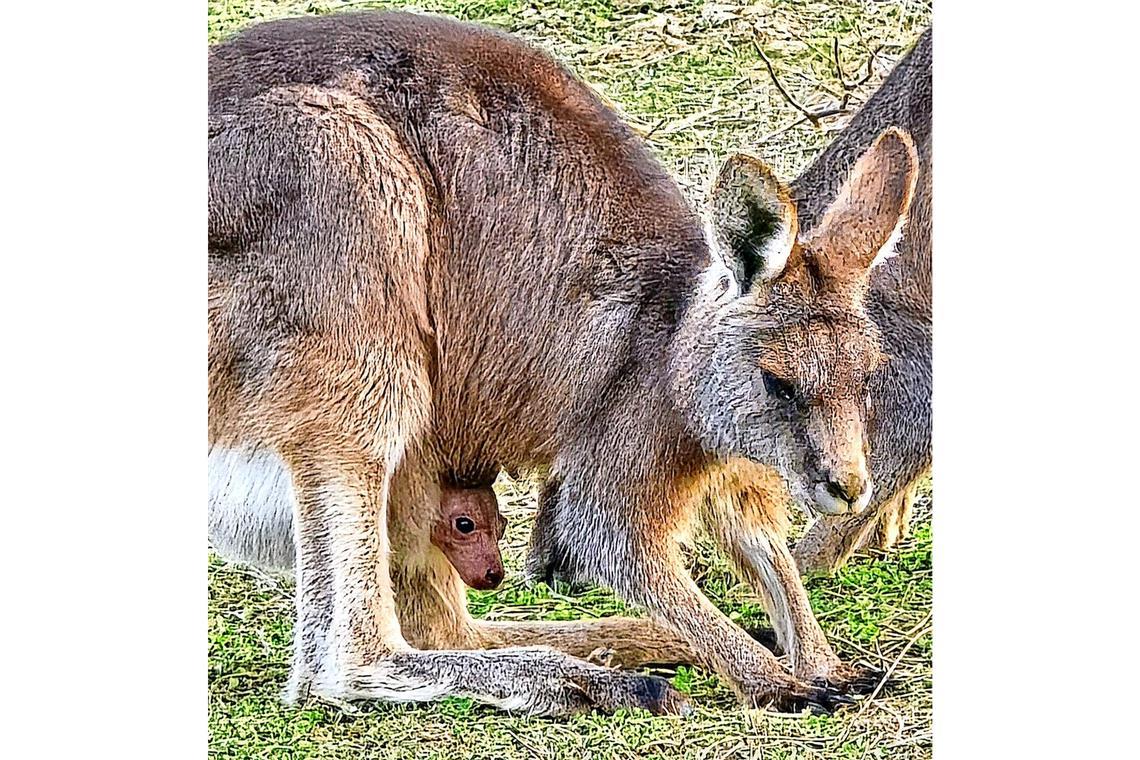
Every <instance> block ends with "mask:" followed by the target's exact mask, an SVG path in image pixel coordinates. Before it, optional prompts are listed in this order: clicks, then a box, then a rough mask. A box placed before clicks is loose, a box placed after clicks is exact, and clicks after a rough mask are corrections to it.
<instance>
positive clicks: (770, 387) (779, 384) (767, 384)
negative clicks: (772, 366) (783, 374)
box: [764, 372, 796, 401]
mask: <svg viewBox="0 0 1140 760" xmlns="http://www.w3.org/2000/svg"><path fill="white" fill-rule="evenodd" d="M764 390H766V391H767V392H768V393H769V395H772V396H775V397H776V398H778V399H780V400H781V401H791V400H792V399H794V398H795V397H796V389H795V388H793V387H792V384H791V383H789V382H788V381H787V380H781V379H780V378H778V377H776V376H775V375H773V374H770V373H768V372H765V373H764Z"/></svg>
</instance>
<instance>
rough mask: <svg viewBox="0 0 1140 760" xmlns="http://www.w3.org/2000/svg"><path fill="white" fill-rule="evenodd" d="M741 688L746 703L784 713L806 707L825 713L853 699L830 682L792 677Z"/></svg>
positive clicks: (794, 711)
mask: <svg viewBox="0 0 1140 760" xmlns="http://www.w3.org/2000/svg"><path fill="white" fill-rule="evenodd" d="M744 692H745V701H746V702H747V703H749V704H750V706H752V707H760V708H769V709H771V710H774V711H776V712H784V713H799V712H803V711H804V710H805V709H807V710H810V711H811V712H813V713H816V714H823V715H826V714H829V713H832V712H835V710H837V709H839V708H840V707H843V706H845V705H850V704H853V703H854V701H855V700H853V699H852V698H851V697H849V696H848V695H846V694H844V693H843V692H842V691H840V690H838V689H835V688H832V687H831V686H828V685H814V684H809V683H804V682H802V681H796V680H794V679H793V680H791V681H789V682H786V683H781V684H779V685H772V684H770V683H765V684H756V685H755V686H752V687H745V689H744Z"/></svg>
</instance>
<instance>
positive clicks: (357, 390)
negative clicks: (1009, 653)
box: [209, 13, 914, 714]
mask: <svg viewBox="0 0 1140 760" xmlns="http://www.w3.org/2000/svg"><path fill="white" fill-rule="evenodd" d="M210 134H211V138H210V229H209V261H210V309H209V330H210V333H209V335H210V348H209V351H210V354H209V381H210V424H209V430H210V447H211V454H210V456H211V461H212V462H225V463H229V464H231V465H233V466H234V467H235V468H236V467H237V465H234V464H233V463H235V462H238V463H240V461H242V459H243V457H246V455H247V452H253V454H250V455H249V456H248V461H250V462H257V463H259V464H261V465H264V463H265V461H267V460H269V459H272V458H273V457H276V458H279V459H280V461H281V462H282V465H283V467H284V468H285V469H286V470H287V471H288V473H289V474H290V476H291V483H292V487H293V489H294V491H295V493H294V494H293V495H292V496H293V498H294V499H295V512H294V513H295V515H296V526H295V528H294V533H295V538H296V543H297V547H298V556H297V576H298V577H297V605H296V606H297V624H296V626H295V629H294V630H295V638H296V642H295V652H294V662H293V669H292V686H293V689H292V691H293V692H294V693H297V692H299V691H300V690H302V689H308V688H312V689H315V690H317V691H318V692H320V693H322V694H325V695H328V696H332V697H334V698H346V697H348V698H374V699H417V700H426V699H434V698H438V697H440V696H444V695H447V694H465V695H468V696H473V697H476V698H478V699H480V700H482V701H485V702H490V703H492V704H498V705H502V706H506V707H509V708H511V709H526V710H530V711H534V712H543V713H552V714H565V713H568V712H573V711H576V710H581V709H585V708H590V707H593V708H600V709H613V708H617V707H628V706H639V707H646V708H648V709H652V710H655V711H658V712H668V711H675V710H677V709H679V708H680V706H681V705H682V704H683V700H682V699H681V697H680V695H678V694H677V693H676V692H675V691H674V690H673V689H672V688H671V687H669V686H668V685H667V684H666V683H664V682H663V681H660V680H659V679H656V680H655V679H653V678H646V677H642V676H637V675H634V674H628V673H621V672H617V671H612V670H606V669H603V668H598V667H593V666H590V665H588V664H587V663H584V662H582V661H580V660H576V659H573V658H571V657H568V656H565V655H564V654H562V653H559V652H555V651H553V650H550V649H545V648H541V647H540V646H536V645H543V644H547V645H549V644H556V645H557V646H559V647H562V648H563V649H564V650H565V651H567V652H570V653H572V654H575V655H582V654H589V653H590V652H591V651H593V647H596V646H598V644H599V643H601V644H602V645H605V644H606V643H607V642H606V641H604V640H600V639H602V638H603V637H608V636H611V635H612V636H613V638H614V639H616V642H615V643H619V644H623V645H624V643H626V642H629V641H631V640H634V637H633V636H630V635H622V634H623V633H624V634H629V632H631V631H635V632H644V631H645V630H646V625H645V623H644V622H638V621H632V622H631V621H621V620H620V619H619V620H617V621H608V622H607V623H606V624H605V625H591V624H589V623H579V624H560V625H557V626H542V625H535V624H525V625H512V624H510V623H501V624H497V625H488V624H486V623H483V622H481V621H477V620H473V619H472V618H471V617H470V615H469V614H468V613H467V611H466V609H465V604H464V597H463V591H462V587H461V586H460V584H459V578H458V576H457V574H456V572H455V570H454V568H452V567H451V566H450V565H449V564H448V563H447V562H446V560H445V559H444V558H443V556H442V555H441V554H440V553H439V552H435V551H432V550H431V546H430V543H431V537H430V534H431V526H432V524H433V522H435V521H436V519H437V518H438V516H439V504H440V500H441V491H440V486H439V484H440V482H441V478H442V476H443V474H444V473H459V474H464V473H468V472H483V471H486V470H488V469H493V468H494V467H497V466H502V467H505V468H508V469H510V470H520V469H524V470H525V469H530V470H533V471H535V472H537V473H539V474H540V475H541V477H542V479H543V480H544V481H545V485H544V491H543V494H544V498H543V507H542V508H543V510H544V512H546V513H547V514H549V515H550V519H549V523H550V525H552V534H553V537H554V541H555V544H556V546H557V552H558V553H559V556H560V559H562V560H563V561H564V562H565V563H566V564H567V566H569V567H571V568H573V569H574V570H575V571H576V572H577V573H578V574H580V575H582V576H583V577H586V578H589V579H592V580H596V581H600V582H603V583H606V584H608V585H611V586H613V587H614V588H615V590H617V591H618V592H619V593H620V594H621V595H622V596H624V597H625V598H626V599H628V600H629V601H631V602H632V603H635V604H641V605H644V606H645V607H647V608H648V610H649V612H650V613H651V614H652V615H653V616H654V618H655V620H656V623H655V624H656V625H659V626H664V627H666V628H667V629H668V631H669V632H670V636H671V640H672V641H676V642H678V646H677V647H674V648H671V650H670V651H672V652H673V653H674V654H675V655H676V656H678V657H686V658H694V659H699V661H701V662H705V663H709V664H711V665H712V666H713V667H715V668H716V670H717V671H718V672H719V673H720V674H721V675H722V676H723V677H724V678H725V679H726V680H727V681H728V682H729V683H731V684H732V685H733V687H734V688H735V689H736V690H737V691H738V693H739V694H740V696H741V698H742V699H743V700H744V701H745V702H746V703H748V704H751V705H766V704H771V703H776V704H777V705H779V706H783V707H793V708H795V707H797V706H802V705H803V704H806V703H814V704H817V705H819V706H822V707H824V708H831V707H834V706H835V705H836V704H838V703H839V702H841V701H842V699H843V698H842V697H841V696H840V693H839V692H840V691H842V690H847V689H849V688H851V687H853V686H856V687H857V686H860V685H865V684H862V683H861V681H863V680H864V677H863V676H864V675H865V674H863V673H861V672H860V671H857V670H855V669H854V668H851V667H850V666H847V665H845V664H844V663H841V662H840V661H839V659H838V658H837V657H836V656H835V654H834V653H833V652H832V651H831V649H830V647H829V646H828V645H827V642H826V639H825V638H824V637H823V634H822V631H821V630H820V629H819V626H818V624H817V623H816V621H815V620H814V618H813V617H812V615H811V610H810V606H809V605H808V604H807V596H806V592H805V591H804V589H803V587H802V585H800V583H799V580H798V578H797V577H796V575H795V573H794V572H792V571H793V570H794V564H793V563H792V560H791V557H790V554H789V553H788V551H787V547H786V546H785V545H783V542H782V541H780V540H777V539H778V536H777V534H776V533H774V532H773V531H774V530H775V528H774V527H773V525H772V521H771V520H770V519H768V517H767V515H766V514H765V505H763V504H762V503H759V502H758V501H757V499H756V493H757V490H756V489H755V488H752V487H751V486H750V485H749V483H750V481H751V479H753V478H758V477H761V476H760V472H759V465H758V463H762V464H768V465H771V466H775V467H777V468H778V469H779V470H780V472H781V474H782V475H784V476H785V477H786V478H788V479H789V480H790V482H792V483H793V484H794V487H795V488H797V489H799V490H798V491H797V492H796V494H797V498H798V499H799V500H800V502H801V503H803V504H805V505H807V506H810V505H811V504H817V505H819V506H820V507H821V508H826V509H831V510H846V509H849V508H851V507H852V505H854V504H856V503H857V502H858V499H859V498H861V496H860V494H862V493H864V492H865V490H866V489H865V487H864V486H865V484H866V480H867V477H866V467H865V454H864V436H863V424H864V415H863V400H862V395H863V390H864V388H863V379H864V378H865V377H866V376H867V374H869V373H870V372H871V371H872V369H873V367H874V364H875V361H876V360H877V353H876V350H875V339H874V333H873V327H872V325H871V322H870V320H869V318H868V316H867V314H866V312H865V310H864V309H863V298H862V296H863V293H864V291H865V289H866V286H867V279H868V276H869V265H870V259H871V257H872V256H874V255H875V253H876V252H875V251H873V250H864V247H865V246H867V245H869V244H873V243H874V242H875V241H876V240H878V239H880V238H881V237H884V236H883V235H881V234H880V233H881V232H883V231H887V230H890V229H892V228H893V227H894V226H896V224H897V223H898V222H899V218H900V216H901V215H903V214H905V213H906V210H907V204H908V203H909V197H910V196H909V190H908V191H907V192H904V193H902V194H901V195H900V194H898V193H891V192H887V191H889V190H891V189H892V188H893V186H894V185H896V184H898V185H899V186H901V187H904V188H913V183H914V162H913V160H912V156H911V151H908V150H907V149H906V148H907V146H908V145H909V140H908V138H906V136H905V135H903V134H901V133H887V134H886V135H885V136H884V137H883V138H882V139H881V140H880V141H879V142H877V143H876V145H875V146H873V147H872V148H871V149H869V150H868V151H867V152H866V157H865V160H861V161H860V162H859V164H858V165H857V167H856V169H855V170H854V172H853V174H852V177H853V180H852V182H853V185H852V186H853V188H854V189H853V191H852V192H850V193H847V194H845V195H844V194H841V196H840V197H841V199H842V200H840V201H839V202H838V207H837V208H836V209H834V211H835V213H836V214H837V215H838V216H837V217H836V218H843V219H848V218H853V219H855V220H857V222H858V223H857V224H855V223H852V225H851V229H852V230H853V231H857V232H858V234H855V233H854V232H853V233H852V234H849V235H844V234H843V232H842V230H836V229H823V230H822V232H824V233H826V235H825V236H824V237H821V238H820V239H818V240H816V239H813V238H810V237H808V238H804V239H802V240H800V239H797V236H796V234H795V221H796V211H795V207H794V205H793V204H792V203H791V202H790V201H789V199H788V194H787V190H786V189H785V188H783V187H782V186H780V185H779V183H778V181H777V180H775V178H774V177H772V176H771V174H770V172H768V171H767V170H766V169H762V168H757V167H756V166H750V163H752V164H754V163H755V160H754V159H753V160H752V162H749V161H743V160H740V161H737V160H733V159H730V161H729V162H728V166H729V167H730V170H728V171H726V172H722V177H721V180H722V181H721V182H720V183H719V185H718V189H717V191H715V197H714V200H716V201H717V202H716V203H715V204H714V205H716V206H717V207H718V208H719V209H720V210H721V211H722V212H723V213H722V214H721V223H720V229H721V231H722V233H724V234H721V235H720V236H719V237H718V239H719V240H721V241H723V245H722V247H719V248H718V249H717V250H715V251H714V250H710V246H709V243H708V241H707V240H706V238H705V236H704V234H703V229H702V225H701V223H700V220H699V219H698V218H697V217H696V215H695V214H694V212H693V211H692V210H691V209H690V208H689V207H688V205H687V204H686V203H685V202H684V200H683V198H682V197H681V194H680V192H679V190H678V189H677V187H676V185H675V184H674V183H673V182H672V180H671V179H670V178H669V176H668V175H667V174H666V172H665V171H664V170H663V169H662V168H661V167H660V166H659V165H658V164H657V163H656V162H655V161H654V160H653V158H652V157H651V155H650V154H649V153H648V151H647V150H646V149H645V147H644V146H643V145H642V144H641V143H640V141H639V140H638V139H637V138H636V136H635V135H634V134H633V133H632V132H631V131H630V130H629V129H628V128H626V127H625V125H623V124H622V123H621V121H620V120H619V119H618V118H617V117H616V116H615V115H614V114H613V113H612V112H611V111H610V110H608V109H607V108H605V107H604V106H603V105H602V104H601V103H600V101H599V100H598V99H597V98H596V97H595V96H594V95H593V94H592V93H591V92H590V90H589V88H587V87H585V86H584V85H582V84H581V83H580V82H578V81H577V80H575V79H574V78H573V76H572V75H570V74H569V73H568V72H566V71H565V70H564V69H562V68H561V67H560V66H558V65H557V64H555V63H554V62H553V61H552V60H550V59H549V57H547V56H545V55H544V54H542V53H540V52H539V51H536V50H534V49H532V48H529V47H527V46H525V45H522V44H520V43H519V42H518V41H517V40H514V39H512V38H509V37H507V36H505V35H501V34H498V33H495V32H491V31H488V30H485V29H480V28H478V27H474V26H471V25H464V24H458V23H455V22H451V21H447V20H443V19H438V18H430V17H423V16H414V15H410V14H374V13H362V14H346V15H342V16H334V17H321V18H310V19H292V20H287V21H280V22H273V23H268V24H263V25H260V26H257V27H253V28H251V29H249V30H247V31H246V32H244V33H243V34H241V35H239V36H238V37H236V38H234V39H232V40H230V41H228V42H226V43H224V44H222V45H219V46H217V47H215V48H213V49H212V50H211V54H210ZM896 143H898V145H901V146H902V148H901V149H899V148H898V145H896ZM868 175H881V176H882V177H884V178H885V179H884V180H883V182H884V183H885V184H884V185H883V187H878V186H875V187H870V188H869V186H868V182H870V183H871V185H875V184H876V183H875V182H874V181H871V180H869V179H868ZM868 188H869V189H868ZM868 195H870V196H872V197H868ZM880 195H881V196H882V197H879V196H880ZM844 214H853V215H854V216H853V217H847V216H843V215H844ZM753 217H756V219H753ZM771 219H776V220H779V223H778V224H770V223H769V220H771ZM742 220H743V221H742ZM757 220H758V221H757ZM868 231H869V232H868ZM821 241H822V242H821ZM789 252H790V257H789V255H788V254H789ZM833 255H834V256H836V257H837V259H836V262H834V263H829V261H830V257H832V256H833ZM785 258H787V259H788V261H787V264H786V265H785V264H784V263H783V259H785ZM722 259H724V260H726V261H729V262H730V266H729V268H730V269H731V270H732V272H733V273H734V274H736V275H737V278H738V280H739V283H740V287H739V288H738V289H737V291H736V292H733V293H731V294H730V295H729V296H726V297H724V298H721V297H719V296H718V295H717V294H716V293H715V292H713V290H712V288H713V287H715V282H716V280H715V279H710V274H715V273H717V271H718V267H719V268H720V269H724V268H725V264H724V263H721V261H722ZM860 262H862V265H861V266H860ZM725 288H726V290H731V289H730V288H729V286H728V285H727V284H726V285H725ZM769 352H772V353H773V355H774V358H772V361H773V362H774V364H773V365H772V366H773V367H778V368H779V369H781V370H784V371H786V372H787V373H788V376H787V377H785V378H783V380H786V381H787V382H789V383H790V384H792V386H793V387H794V390H795V394H794V397H793V398H791V399H789V400H781V399H780V398H779V397H778V394H776V393H775V392H772V391H769V390H766V388H767V383H768V382H769V380H770V378H769V377H768V376H767V375H765V374H764V373H763V372H762V371H761V366H762V362H764V361H767V360H768V359H767V357H768V354H769ZM781 352H782V353H781ZM797 358H798V361H795V359H797ZM261 452H269V454H268V455H264V456H263V455H262V454H261ZM254 454H256V456H255V455H254ZM750 460H751V461H750ZM216 474H217V477H216V479H217V480H218V481H219V482H220V483H221V484H222V486H221V487H222V488H224V487H226V486H227V485H229V484H232V483H234V482H240V479H239V478H236V477H228V478H227V477H226V476H228V475H230V473H228V472H218V473H216ZM211 478H212V480H213V479H215V472H214V471H212V473H211ZM825 491H827V493H824V492H825ZM828 494H831V495H828ZM702 503H704V507H703V508H702ZM701 511H703V514H704V516H705V520H706V522H708V523H710V524H711V527H712V528H713V530H714V532H715V533H716V535H718V537H719V538H720V540H721V542H722V543H724V544H726V546H727V548H728V549H730V551H731V552H732V554H733V556H734V557H736V558H737V559H738V561H739V562H741V563H742V564H744V565H745V566H746V568H745V570H746V572H747V573H748V574H749V577H750V578H751V579H754V580H755V582H756V583H757V584H758V585H760V587H761V593H762V594H763V595H764V598H765V599H766V600H767V601H768V605H769V609H770V612H771V613H772V615H773V618H774V620H775V621H776V627H777V633H778V634H779V635H780V636H781V637H782V639H781V644H782V645H783V646H784V648H785V650H786V651H788V652H789V655H790V659H791V666H792V671H791V672H788V670H786V669H785V668H784V666H783V665H782V664H781V663H780V662H779V661H778V660H777V659H776V658H775V657H774V656H773V655H772V653H771V652H770V651H769V650H767V649H765V648H764V647H763V646H761V645H760V644H758V643H757V642H755V641H754V640H752V639H751V638H750V637H749V636H747V634H745V633H744V632H743V631H742V630H740V629H739V627H737V626H736V625H735V624H733V623H732V622H731V621H730V620H729V619H728V618H727V617H726V616H724V615H723V613H721V612H720V611H719V610H718V609H717V608H716V607H715V606H714V605H712V604H711V602H709V601H708V600H707V599H706V598H705V597H704V596H703V595H702V594H701V593H700V591H699V589H698V588H697V587H696V585H695V584H694V582H693V580H692V578H691V577H690V576H689V575H688V573H687V571H686V569H685V565H684V563H683V560H682V557H681V554H680V551H679V548H678V545H677V538H678V537H680V535H681V534H683V532H684V531H685V529H686V528H687V527H688V525H689V523H690V522H691V521H692V520H693V519H694V518H695V516H696V515H697V513H698V512H701ZM548 632H549V633H548ZM662 640H663V641H665V640H670V637H662ZM413 646H415V647H419V649H413V648H412V647H413ZM488 646H494V647H499V646H503V647H506V648H504V649H501V650H495V651H479V648H480V647H488ZM428 647H434V648H437V649H440V650H443V651H424V649H425V648H428ZM645 653H646V650H642V651H640V652H638V651H636V650H635V651H634V654H635V655H639V654H645ZM619 659H620V660H621V661H623V662H627V661H629V660H627V659H626V658H624V657H621V658H619ZM634 659H636V657H635V658H634Z"/></svg>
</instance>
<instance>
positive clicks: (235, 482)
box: [207, 447, 296, 570]
mask: <svg viewBox="0 0 1140 760" xmlns="http://www.w3.org/2000/svg"><path fill="white" fill-rule="evenodd" d="M207 469H208V472H209V491H208V494H209V495H208V502H209V526H210V527H209V530H210V544H211V545H212V546H213V547H214V549H215V550H216V551H217V552H218V553H219V554H221V555H222V556H224V557H226V558H228V559H233V560H238V561H240V562H247V563H249V564H252V565H257V566H258V567H263V568H267V569H278V570H281V569H289V568H291V567H292V566H293V563H294V561H295V556H296V550H295V547H294V545H293V509H294V504H295V502H296V497H295V495H294V493H293V480H292V477H291V476H290V474H289V470H288V468H286V467H285V463H284V462H283V461H282V460H281V458H280V457H278V456H277V454H276V453H274V452H273V451H270V450H268V449H253V448H249V449H245V448H243V449H230V448H223V447H213V448H211V449H210V453H209V456H208V458H207Z"/></svg>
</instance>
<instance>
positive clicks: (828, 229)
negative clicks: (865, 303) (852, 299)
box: [808, 127, 919, 271]
mask: <svg viewBox="0 0 1140 760" xmlns="http://www.w3.org/2000/svg"><path fill="white" fill-rule="evenodd" d="M918 172H919V162H918V153H917V152H916V151H915V149H914V142H913V141H912V140H911V138H910V135H909V134H907V133H906V132H905V131H903V130H901V129H898V128H897V127H891V128H890V129H888V130H886V131H885V132H883V134H881V135H879V138H878V139H877V140H875V143H874V145H872V146H871V147H870V148H868V149H867V152H866V153H864V154H863V155H862V156H861V157H860V158H859V160H858V161H857V162H856V163H855V166H854V167H853V168H852V169H851V174H850V175H848V177H847V181H846V182H845V183H844V184H843V187H842V188H841V189H840V190H839V194H838V195H837V196H836V197H835V200H834V201H832V203H831V205H830V206H828V207H827V210H826V211H825V212H824V214H823V218H822V219H821V220H820V222H819V226H818V227H816V229H815V230H814V231H813V233H812V235H811V237H810V239H809V241H808V242H809V243H810V244H811V247H812V249H813V250H815V251H817V252H818V254H819V255H821V256H822V257H823V258H825V259H827V260H829V263H831V264H832V265H833V268H836V267H843V268H844V269H854V270H862V271H866V270H868V269H870V268H871V267H874V266H877V265H878V264H880V263H882V262H883V261H885V260H886V259H888V258H890V257H891V256H893V255H894V253H895V246H896V245H897V244H898V242H899V239H900V238H901V237H902V234H903V228H904V227H905V226H906V215H907V212H908V211H909V210H910V202H911V199H912V198H913V197H914V189H915V185H916V184H917V182H918Z"/></svg>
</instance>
